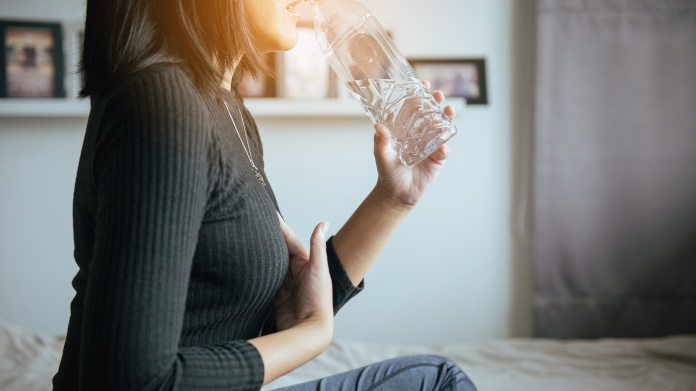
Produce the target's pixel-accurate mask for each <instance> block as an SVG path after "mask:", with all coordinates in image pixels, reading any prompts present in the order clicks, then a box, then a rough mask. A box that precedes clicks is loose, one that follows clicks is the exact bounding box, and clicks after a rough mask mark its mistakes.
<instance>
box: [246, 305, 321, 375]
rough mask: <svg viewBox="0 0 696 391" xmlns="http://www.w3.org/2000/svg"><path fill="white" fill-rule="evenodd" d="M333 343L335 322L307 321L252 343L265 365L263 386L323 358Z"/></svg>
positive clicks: (315, 319) (318, 319) (253, 340)
mask: <svg viewBox="0 0 696 391" xmlns="http://www.w3.org/2000/svg"><path fill="white" fill-rule="evenodd" d="M331 339H333V318H331V320H329V319H325V317H317V318H308V319H306V320H303V321H301V322H300V323H298V324H296V325H295V326H293V327H291V328H289V329H287V330H283V331H279V332H277V333H273V334H268V335H264V336H262V337H258V338H254V339H251V340H249V343H251V344H252V345H254V347H255V348H256V350H258V352H259V354H260V355H261V359H262V360H263V365H264V380H263V384H264V385H265V384H268V383H269V382H271V381H273V380H275V379H277V378H278V377H280V376H282V375H284V374H286V373H288V372H290V371H292V370H294V369H296V368H298V367H300V366H301V365H303V364H305V363H307V362H308V361H310V360H311V359H313V358H315V357H316V356H318V355H320V354H321V353H322V352H324V350H326V348H327V347H328V346H329V344H330V343H331Z"/></svg>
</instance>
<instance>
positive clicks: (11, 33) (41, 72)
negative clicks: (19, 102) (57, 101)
mask: <svg viewBox="0 0 696 391" xmlns="http://www.w3.org/2000/svg"><path fill="white" fill-rule="evenodd" d="M0 42H2V45H3V50H2V52H1V53H0V97H2V98H64V97H65V85H64V77H65V57H64V54H63V33H62V27H61V24H60V23H57V22H37V21H19V20H0Z"/></svg>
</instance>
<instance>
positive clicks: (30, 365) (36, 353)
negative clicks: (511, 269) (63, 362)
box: [0, 320, 696, 391]
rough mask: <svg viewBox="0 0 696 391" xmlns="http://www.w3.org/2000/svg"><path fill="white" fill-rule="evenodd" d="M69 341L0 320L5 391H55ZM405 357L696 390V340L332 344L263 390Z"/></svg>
mask: <svg viewBox="0 0 696 391" xmlns="http://www.w3.org/2000/svg"><path fill="white" fill-rule="evenodd" d="M63 342H64V339H63V338H61V337H49V336H45V335H40V334H37V333H33V332H30V331H28V330H26V329H23V328H21V327H19V326H16V325H13V324H10V323H8V322H5V321H2V320H0V390H3V391H34V390H50V389H51V378H52V376H53V374H54V372H55V371H56V368H57V366H58V362H59V360H60V354H61V349H62V346H63ZM408 354H437V355H441V356H445V357H448V358H450V359H452V360H453V361H455V362H456V363H458V364H459V365H460V366H461V367H462V368H463V369H464V370H465V371H466V372H467V374H468V375H469V376H470V377H471V379H473V381H474V383H475V384H476V385H477V387H478V389H479V390H481V391H493V390H515V391H522V390H534V391H543V390H569V391H571V390H582V391H587V390H595V391H600V390H612V391H614V390H651V391H655V390H661V391H670V390H674V391H677V390H678V391H690V390H694V391H696V336H672V337H666V338H657V339H643V340H625V339H621V340H618V339H602V340H594V341H580V340H571V341H561V340H550V339H506V340H497V341H489V342H481V343H453V344H448V345H443V346H394V345H382V344H371V343H370V344H368V343H358V342H349V341H334V342H333V343H332V344H331V346H330V347H329V348H328V349H327V351H326V352H324V353H323V354H322V355H321V356H319V357H317V358H316V359H315V360H313V361H311V362H310V363H308V364H306V365H305V366H303V367H301V368H299V369H297V370H295V371H294V372H292V373H290V374H288V375H287V376H285V377H283V378H280V379H278V380H276V381H275V382H273V383H271V384H269V385H268V386H266V387H264V388H263V389H264V390H273V389H276V388H279V387H283V386H286V385H291V384H295V383H299V382H303V381H308V380H312V379H315V378H318V377H323V376H328V375H331V374H334V373H339V372H343V371H346V370H349V369H352V368H357V367H360V366H363V365H366V364H369V363H372V362H375V361H380V360H384V359H387V358H392V357H396V356H400V355H408Z"/></svg>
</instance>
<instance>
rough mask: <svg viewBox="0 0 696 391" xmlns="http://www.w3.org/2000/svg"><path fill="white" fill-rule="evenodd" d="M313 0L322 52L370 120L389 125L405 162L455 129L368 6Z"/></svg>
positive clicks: (418, 158)
mask: <svg viewBox="0 0 696 391" xmlns="http://www.w3.org/2000/svg"><path fill="white" fill-rule="evenodd" d="M309 3H310V4H313V5H314V29H315V31H316V37H317V42H318V43H319V47H320V48H321V50H322V52H323V53H324V57H325V58H326V60H327V62H328V63H329V65H330V66H331V68H333V70H334V72H336V74H337V75H338V77H339V78H340V79H341V81H342V82H343V83H344V84H345V85H346V87H348V90H350V92H351V94H352V95H353V96H354V97H355V98H356V99H357V100H358V101H359V102H360V103H361V104H362V106H363V107H364V109H365V112H367V115H368V116H370V119H372V122H373V123H378V122H382V123H383V124H384V125H386V126H387V128H389V131H390V132H391V135H392V139H393V141H394V142H393V145H394V147H395V149H396V150H397V152H398V153H399V159H400V160H401V162H402V163H403V164H404V165H405V166H407V167H413V166H415V165H416V164H418V163H419V162H420V161H422V160H423V159H425V158H426V157H428V156H429V155H430V154H431V153H433V152H434V151H435V150H436V149H437V148H438V147H439V146H440V145H442V144H444V143H445V142H447V140H449V139H450V138H452V136H454V135H455V134H456V133H457V128H456V127H455V126H454V124H452V122H451V121H450V119H449V118H448V117H447V115H445V113H444V112H443V111H442V109H441V108H440V106H439V105H438V103H437V101H435V99H434V98H433V96H432V95H430V93H429V92H428V91H427V89H426V88H425V86H424V85H423V84H422V83H421V81H420V79H418V77H417V76H416V73H415V72H414V71H413V68H412V67H411V65H410V64H409V63H408V61H406V59H405V58H404V56H403V55H401V53H400V52H399V50H398V49H397V48H396V46H395V45H394V43H393V42H392V40H391V38H389V35H387V33H386V32H385V31H384V29H383V28H382V26H381V25H380V24H379V22H378V21H377V19H376V18H375V17H374V16H373V15H372V13H371V12H370V10H369V9H367V7H365V6H364V5H363V4H362V3H359V2H357V1H355V0H310V1H309Z"/></svg>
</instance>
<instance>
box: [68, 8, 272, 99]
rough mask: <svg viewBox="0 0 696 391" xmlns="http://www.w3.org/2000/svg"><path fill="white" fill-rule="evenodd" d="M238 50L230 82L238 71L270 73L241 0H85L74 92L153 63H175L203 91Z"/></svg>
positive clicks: (214, 84)
mask: <svg viewBox="0 0 696 391" xmlns="http://www.w3.org/2000/svg"><path fill="white" fill-rule="evenodd" d="M240 53H244V56H243V57H242V60H241V62H240V63H239V64H238V65H237V68H235V72H234V75H233V79H232V83H231V88H232V89H234V90H238V89H239V85H240V83H241V80H242V77H243V76H244V75H245V74H247V73H248V74H250V75H251V76H252V77H259V76H260V75H261V74H264V73H265V74H269V75H270V74H272V71H271V70H270V69H269V68H268V66H267V65H266V63H265V62H264V60H263V57H262V54H261V53H260V52H259V51H258V49H257V48H256V46H255V44H254V42H253V39H252V37H251V33H250V28H249V25H248V23H247V20H246V18H245V15H244V4H243V1H242V0H87V14H86V17H85V35H84V44H83V48H82V59H81V61H80V69H79V70H80V71H81V72H82V75H83V78H84V80H83V85H84V87H83V88H82V90H81V91H80V97H82V98H86V97H90V96H93V95H95V94H97V93H99V91H100V90H102V89H103V88H104V86H105V85H107V84H108V83H112V82H114V81H117V80H118V79H120V78H122V77H124V76H127V75H128V74H131V73H133V72H137V71H139V70H141V69H143V68H146V67H148V66H151V65H154V64H158V63H166V62H171V63H178V64H180V65H181V66H182V67H183V68H184V69H185V70H186V71H187V72H188V73H189V74H190V75H191V77H192V79H193V80H194V83H195V84H196V86H197V87H198V88H199V89H200V90H201V91H202V92H203V93H206V94H215V92H216V91H218V87H219V86H220V85H221V83H222V81H223V77H224V72H225V71H226V70H228V69H231V68H232V66H233V64H234V61H235V58H236V57H237V56H238V55H239V54H240Z"/></svg>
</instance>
